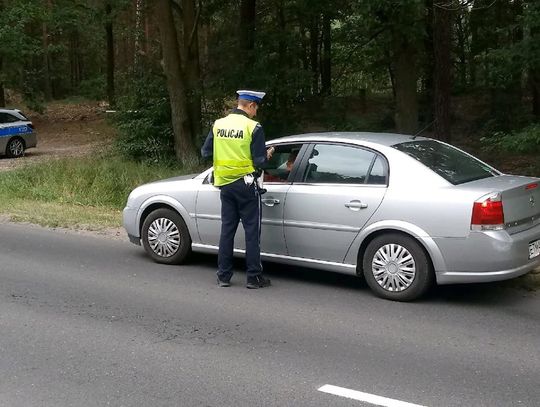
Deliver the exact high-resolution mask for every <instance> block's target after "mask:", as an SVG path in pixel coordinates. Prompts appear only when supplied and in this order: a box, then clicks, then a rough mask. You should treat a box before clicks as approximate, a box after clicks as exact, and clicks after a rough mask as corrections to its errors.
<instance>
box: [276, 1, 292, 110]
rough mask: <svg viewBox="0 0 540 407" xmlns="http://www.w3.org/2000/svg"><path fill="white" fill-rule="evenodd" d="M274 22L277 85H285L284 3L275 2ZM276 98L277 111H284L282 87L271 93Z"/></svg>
mask: <svg viewBox="0 0 540 407" xmlns="http://www.w3.org/2000/svg"><path fill="white" fill-rule="evenodd" d="M276 3H277V4H276V13H277V15H276V20H277V24H278V30H279V37H278V61H279V62H278V68H277V83H278V84H282V83H285V82H284V81H285V80H286V78H285V72H287V69H288V66H289V64H288V59H287V41H286V32H287V31H286V30H287V26H286V21H285V1H284V0H277V2H276ZM273 93H275V96H276V101H277V103H276V104H277V108H278V109H277V110H278V111H285V110H286V109H287V105H288V98H287V92H286V91H284V89H283V88H282V87H277V89H276V91H275V92H273Z"/></svg>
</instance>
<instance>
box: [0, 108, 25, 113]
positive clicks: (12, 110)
mask: <svg viewBox="0 0 540 407" xmlns="http://www.w3.org/2000/svg"><path fill="white" fill-rule="evenodd" d="M0 113H22V112H21V111H20V110H19V109H4V108H2V109H0Z"/></svg>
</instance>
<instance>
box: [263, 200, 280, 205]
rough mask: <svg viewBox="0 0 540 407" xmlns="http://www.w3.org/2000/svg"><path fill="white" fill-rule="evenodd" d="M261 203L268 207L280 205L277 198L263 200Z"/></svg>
mask: <svg viewBox="0 0 540 407" xmlns="http://www.w3.org/2000/svg"><path fill="white" fill-rule="evenodd" d="M261 202H262V203H263V204H265V205H266V206H274V205H277V204H279V199H275V198H262V199H261Z"/></svg>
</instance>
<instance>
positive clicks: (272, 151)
mask: <svg viewBox="0 0 540 407" xmlns="http://www.w3.org/2000/svg"><path fill="white" fill-rule="evenodd" d="M274 151H275V148H274V147H270V148H269V149H268V150H266V159H267V160H269V159H270V158H272V154H274Z"/></svg>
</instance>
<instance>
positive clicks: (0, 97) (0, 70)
mask: <svg viewBox="0 0 540 407" xmlns="http://www.w3.org/2000/svg"><path fill="white" fill-rule="evenodd" d="M2 11H4V0H0V13H1V12H2ZM3 74H4V57H3V56H2V55H1V54H0V107H6V94H5V92H4V81H3V79H2V78H3Z"/></svg>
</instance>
